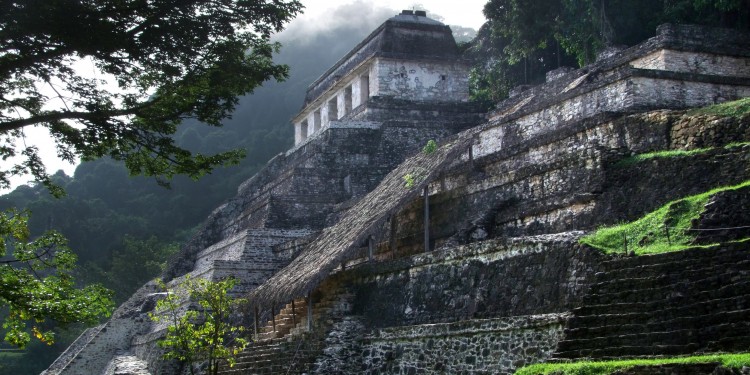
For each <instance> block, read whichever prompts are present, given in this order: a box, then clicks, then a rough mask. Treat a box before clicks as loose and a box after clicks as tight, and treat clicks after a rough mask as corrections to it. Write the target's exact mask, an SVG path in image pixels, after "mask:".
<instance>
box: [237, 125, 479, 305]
mask: <svg viewBox="0 0 750 375" xmlns="http://www.w3.org/2000/svg"><path fill="white" fill-rule="evenodd" d="M480 128H481V127H477V128H474V129H469V130H467V131H464V132H462V133H461V134H459V135H457V136H455V137H453V138H451V139H449V140H447V141H446V142H444V143H443V144H442V145H441V146H440V147H438V149H437V150H436V151H435V152H433V153H431V154H425V153H424V152H419V153H418V154H416V155H414V156H412V157H410V158H408V159H407V160H406V161H404V162H403V163H402V164H401V165H399V166H398V167H397V168H396V169H394V170H393V171H391V173H389V174H388V175H387V176H386V177H385V178H384V179H383V181H381V183H380V185H378V187H376V188H375V189H374V190H373V191H371V192H370V193H369V194H367V195H366V196H365V197H364V198H362V199H361V200H360V201H359V202H357V203H356V204H355V205H354V206H352V207H351V208H349V209H348V210H347V211H346V212H345V213H344V214H343V215H342V218H341V220H340V221H339V222H338V223H337V224H335V225H333V226H330V227H328V228H326V229H324V230H323V231H322V232H321V233H320V235H319V236H318V237H317V238H316V239H315V240H313V241H312V242H311V243H310V244H308V245H307V247H306V248H305V249H304V250H303V251H302V253H300V255H299V256H298V257H297V258H295V259H294V260H293V261H292V262H291V263H290V264H289V265H288V266H286V267H285V268H283V269H282V270H281V271H279V272H278V273H276V274H275V275H273V276H272V277H271V278H270V279H268V280H267V281H266V282H265V283H263V284H262V285H260V286H259V287H258V288H257V289H255V290H253V291H252V292H250V294H249V296H248V297H249V300H250V302H251V303H252V304H253V305H256V306H260V305H265V306H267V305H269V304H270V303H273V302H274V301H275V302H283V301H288V300H291V299H293V298H296V297H300V296H304V295H306V294H307V292H309V291H311V290H313V289H314V288H315V287H316V286H317V285H318V284H320V282H321V281H323V279H325V278H326V277H327V276H328V275H329V274H330V273H331V271H333V270H334V269H335V268H336V267H337V266H339V265H340V264H341V263H342V262H344V261H347V260H350V259H352V258H353V257H354V256H355V253H356V250H357V249H358V248H359V247H360V245H361V244H362V243H363V242H364V241H365V240H366V239H367V238H368V237H369V236H370V235H371V234H375V233H376V232H377V230H378V228H380V227H381V225H382V224H383V223H384V222H385V221H386V220H388V218H389V216H390V215H392V214H395V213H396V212H398V211H399V210H400V209H401V208H402V207H403V206H404V205H405V204H406V203H408V202H409V201H411V200H413V199H415V198H416V197H418V196H419V194H421V192H422V190H423V188H424V187H425V186H426V185H427V184H428V183H430V181H432V180H434V179H435V178H437V177H438V176H439V175H440V174H441V172H442V171H444V170H445V169H446V168H448V167H449V166H450V165H451V162H453V161H454V160H455V159H456V158H457V157H459V156H460V155H461V154H463V153H465V152H467V150H468V147H469V146H470V145H471V142H472V140H473V137H474V135H475V134H476V132H477V131H478V130H479V129H480ZM407 175H411V177H412V178H413V185H411V186H408V187H407V185H406V182H405V179H404V176H407Z"/></svg>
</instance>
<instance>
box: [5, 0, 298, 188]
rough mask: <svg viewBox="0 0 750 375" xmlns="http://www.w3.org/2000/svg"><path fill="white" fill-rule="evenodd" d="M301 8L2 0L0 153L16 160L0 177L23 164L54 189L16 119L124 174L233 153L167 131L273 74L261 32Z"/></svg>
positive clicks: (237, 1) (248, 3)
mask: <svg viewBox="0 0 750 375" xmlns="http://www.w3.org/2000/svg"><path fill="white" fill-rule="evenodd" d="M301 8H302V5H301V4H300V2H299V1H297V0H288V1H284V0H213V1H203V0H179V1H178V0H30V1H6V0H3V1H2V2H1V3H0V158H2V159H3V160H8V159H9V158H16V159H18V158H20V161H19V162H17V163H16V164H15V165H13V166H12V167H10V168H3V169H2V170H0V187H8V186H9V178H10V177H11V176H14V175H24V174H31V175H32V176H33V177H34V178H35V179H36V180H37V181H40V182H42V183H44V184H46V185H47V186H48V187H50V188H51V189H52V191H53V193H55V194H57V195H60V194H62V193H63V192H62V191H61V190H60V189H59V188H57V187H55V186H54V184H53V183H52V182H51V180H50V178H49V175H48V174H47V171H46V169H45V167H44V164H43V162H42V160H41V157H40V156H39V150H38V148H37V147H35V146H21V145H19V143H21V142H19V140H22V139H23V138H24V128H26V127H28V126H38V127H42V128H44V129H46V130H47V131H48V132H49V134H50V135H51V136H52V137H53V138H54V140H55V142H56V148H57V154H58V156H60V157H61V158H63V159H65V160H69V161H72V160H74V159H75V158H76V157H79V158H81V159H82V160H92V159H97V158H100V157H102V156H105V155H108V156H110V157H112V158H114V159H116V160H121V161H124V162H125V165H126V166H127V167H128V169H129V171H130V172H131V173H133V174H143V175H147V176H155V177H158V178H161V177H166V178H170V177H172V176H174V175H176V174H185V175H188V176H190V177H193V178H197V177H199V176H201V175H203V174H205V173H208V172H209V171H210V170H211V169H212V168H214V167H216V166H220V165H225V164H231V163H236V162H237V161H238V160H239V158H241V156H242V152H241V151H239V150H230V151H225V152H221V153H218V154H215V155H203V154H199V153H196V154H192V153H191V152H190V151H188V150H186V149H183V148H181V147H179V146H177V145H176V143H175V142H174V140H173V139H172V137H171V135H172V134H174V133H175V131H176V129H177V127H178V126H179V125H180V123H181V122H182V121H183V120H185V119H197V120H199V121H201V122H203V123H205V124H208V125H212V126H219V125H220V124H221V120H222V119H224V118H226V117H227V116H229V114H230V113H231V111H232V110H233V109H234V107H235V105H236V104H237V96H238V95H242V94H245V93H248V92H251V91H252V90H253V89H255V88H256V87H257V86H259V85H260V84H261V83H263V82H264V81H266V80H269V79H271V78H274V79H276V80H282V79H284V78H285V77H286V76H287V67H286V66H283V65H277V64H274V62H273V61H272V55H273V53H274V52H275V51H277V50H278V47H279V46H278V44H276V43H272V42H271V41H270V36H271V34H272V33H273V32H276V31H279V30H281V29H282V27H283V25H284V23H286V22H288V21H289V20H290V19H291V18H292V17H294V16H295V15H296V14H297V13H298V12H299V11H300V10H301ZM92 70H93V71H94V74H91V71H92ZM86 72H88V73H86ZM107 84H109V85H110V86H107Z"/></svg>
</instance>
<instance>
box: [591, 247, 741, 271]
mask: <svg viewBox="0 0 750 375" xmlns="http://www.w3.org/2000/svg"><path fill="white" fill-rule="evenodd" d="M745 250H746V249H745V248H744V245H741V244H737V245H732V244H728V245H724V246H722V247H721V248H719V249H700V248H696V249H687V250H683V251H677V252H671V253H663V254H655V255H645V256H638V257H627V258H616V259H612V260H607V261H603V262H602V263H601V266H602V269H604V270H605V272H628V270H630V269H632V268H638V267H657V268H658V267H663V268H664V269H666V270H669V269H670V266H674V265H679V264H684V263H695V264H699V263H704V264H709V263H712V262H716V263H727V262H730V263H731V261H732V260H738V259H747V258H748V256H749V255H748V254H747V252H746V251H745ZM672 269H673V268H672Z"/></svg>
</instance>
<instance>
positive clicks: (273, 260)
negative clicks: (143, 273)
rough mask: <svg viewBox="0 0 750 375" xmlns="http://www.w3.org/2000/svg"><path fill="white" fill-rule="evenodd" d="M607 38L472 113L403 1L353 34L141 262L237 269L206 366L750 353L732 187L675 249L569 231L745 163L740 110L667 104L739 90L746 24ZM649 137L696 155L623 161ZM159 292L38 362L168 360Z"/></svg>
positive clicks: (325, 367) (736, 193)
mask: <svg viewBox="0 0 750 375" xmlns="http://www.w3.org/2000/svg"><path fill="white" fill-rule="evenodd" d="M608 52H609V53H606V54H602V55H601V56H600V58H599V59H598V60H597V61H596V62H595V63H593V64H591V65H587V66H585V67H583V68H581V69H572V68H560V69H558V70H555V71H552V72H550V73H548V74H547V81H546V83H543V84H540V85H537V86H533V87H522V88H519V89H518V90H514V91H513V92H512V95H511V97H510V98H508V99H507V100H504V101H502V102H499V103H496V105H494V106H493V108H491V109H490V110H489V111H486V110H485V109H484V108H483V107H482V106H480V105H478V104H477V103H473V102H471V101H470V100H469V83H468V79H469V78H468V77H469V70H470V62H469V61H467V60H465V59H464V58H463V57H462V55H461V53H460V51H459V49H458V47H457V45H456V42H455V41H454V38H453V36H452V33H451V30H450V28H449V27H448V26H446V25H444V24H442V23H440V22H438V21H435V20H433V19H430V18H428V17H426V14H425V12H422V11H403V12H402V13H401V14H399V15H396V16H394V17H392V18H390V19H389V20H387V21H386V22H385V23H383V24H382V25H381V26H380V27H378V28H377V29H376V30H374V31H373V32H372V33H371V34H370V35H369V36H368V37H367V38H365V39H364V40H363V41H362V42H360V43H359V44H358V45H357V46H356V47H354V49H352V50H351V51H350V52H349V53H347V54H346V55H345V56H343V57H342V58H341V59H340V60H339V61H338V62H337V63H336V64H335V65H334V66H332V67H331V68H330V69H328V70H327V71H326V72H325V73H324V74H323V75H322V76H321V77H320V78H318V79H317V80H316V81H315V82H313V83H312V84H311V85H310V86H309V88H308V89H307V95H306V98H305V102H304V105H303V107H302V109H301V110H300V111H299V113H298V114H296V115H295V116H294V118H293V119H292V121H291V122H292V124H291V126H293V127H294V135H295V141H294V146H293V147H292V148H291V149H290V150H288V151H286V152H285V153H283V154H279V155H278V156H276V157H275V158H273V159H272V160H271V161H269V162H268V164H267V165H266V166H265V167H264V169H263V170H261V171H260V172H259V173H258V174H257V175H255V176H253V177H252V178H250V179H249V180H247V181H245V182H244V183H243V184H242V185H241V186H240V187H239V189H238V191H237V195H236V196H234V197H232V198H230V199H228V200H227V201H226V203H224V204H223V205H221V206H220V207H218V208H216V209H215V210H214V211H213V213H212V214H211V215H210V216H209V217H208V218H207V219H206V220H205V222H204V224H203V226H202V227H201V229H200V231H199V232H198V234H197V235H195V236H194V237H193V238H192V239H191V240H190V241H189V242H188V243H186V244H184V245H183V247H182V248H181V250H180V252H179V254H178V255H177V256H176V257H174V259H172V260H171V261H170V264H169V267H168V269H167V271H165V273H164V274H163V275H162V278H163V279H164V280H165V281H166V282H167V283H168V285H170V286H177V285H179V284H180V282H181V281H183V280H184V279H185V278H186V277H188V276H189V277H192V278H206V279H210V280H220V279H222V278H225V277H227V276H234V277H236V278H238V279H239V280H240V283H239V285H238V286H237V287H236V289H235V290H234V291H233V294H234V295H237V296H242V297H246V298H248V300H249V305H248V306H246V307H245V308H243V309H242V311H237V312H236V315H237V319H238V321H240V322H241V324H243V325H244V326H245V327H246V328H247V332H249V334H250V335H251V336H252V338H253V343H252V344H251V345H250V346H249V348H248V349H247V350H246V351H245V352H243V353H242V354H241V355H240V356H239V358H238V363H237V364H236V365H235V366H233V367H231V368H230V367H228V366H227V367H225V368H223V369H222V371H221V373H222V374H227V375H228V374H303V373H304V374H512V373H514V372H515V371H516V370H518V369H519V368H521V367H523V366H525V365H529V364H534V363H543V362H571V361H579V360H606V359H632V358H641V359H643V358H672V357H679V356H686V355H696V354H709V353H741V352H747V351H750V288H748V285H750V251H748V250H750V247H749V246H750V245H748V242H743V241H736V240H738V239H743V238H747V237H748V236H749V235H750V230H748V229H746V228H747V227H746V225H747V224H748V223H749V222H750V220H749V219H750V214H748V213H749V212H750V195H749V194H748V192H749V190H748V189H749V188H748V187H739V188H737V189H734V190H726V191H722V192H719V193H716V194H713V195H711V197H710V198H709V199H710V201H709V203H708V204H706V209H705V211H704V212H703V213H702V214H701V216H700V217H699V218H697V219H695V220H693V221H692V222H691V223H690V225H691V229H692V230H696V231H697V230H703V232H700V233H702V234H701V235H698V236H697V238H696V239H695V242H694V245H695V246H694V247H691V248H688V249H685V250H684V251H678V252H667V253H662V254H656V255H643V256H636V255H635V254H634V253H633V252H632V251H630V250H629V248H628V238H627V237H624V239H623V245H624V246H623V249H622V252H620V253H617V254H605V253H604V252H602V251H600V250H597V249H595V248H593V247H591V246H588V245H585V244H584V243H583V242H582V241H581V238H582V236H584V235H586V234H589V233H591V232H592V231H594V230H595V229H597V228H599V227H602V226H608V225H614V224H617V223H625V222H631V221H634V220H636V219H639V218H641V217H643V216H644V215H646V214H648V213H650V212H653V211H655V210H657V209H659V208H660V207H662V206H664V205H665V204H667V203H669V202H673V201H675V200H678V199H680V198H683V197H687V196H691V195H695V194H699V193H704V192H707V191H710V190H711V189H715V188H717V187H721V186H732V185H739V184H742V183H743V182H745V181H747V180H749V179H750V152H749V151H750V146H749V145H748V143H747V142H749V141H750V117H748V116H747V115H745V116H744V117H721V116H709V115H692V114H691V112H689V111H686V110H687V109H690V108H696V107H703V106H706V105H710V104H714V103H721V102H726V101H730V100H735V99H740V98H744V97H749V96H750V35H748V34H746V33H741V32H737V31H735V30H725V29H716V28H703V27H697V26H682V25H669V24H667V25H662V26H660V27H659V28H658V30H657V35H656V36H655V37H653V38H651V39H649V40H647V41H645V42H643V43H641V44H639V45H636V46H632V47H629V48H625V49H622V50H618V51H608ZM665 150H668V151H691V150H700V152H697V151H696V152H684V153H683V154H681V155H682V156H679V157H672V158H660V157H648V158H641V159H638V160H639V161H637V162H626V161H628V160H633V156H635V155H644V154H650V153H654V152H657V151H665ZM676 207H677V206H675V208H674V209H675V210H676V209H677V208H676ZM727 228H735V230H729V229H727ZM743 228H745V229H743ZM719 229H721V230H719ZM667 230H669V228H667ZM712 230H713V231H712ZM705 233H711V236H706V235H704V234H705ZM668 235H669V233H668ZM716 243H718V245H716ZM630 246H631V247H632V246H633V244H631V245H630ZM162 297H163V293H160V290H159V289H158V288H157V286H156V284H155V283H149V284H146V285H144V286H143V287H142V288H141V289H140V290H139V291H138V292H136V293H135V294H134V295H133V296H132V297H131V298H130V299H129V300H128V301H127V302H126V303H124V304H123V305H122V306H120V307H119V308H118V309H117V310H116V311H115V313H114V314H113V316H112V318H111V319H110V320H109V321H108V322H106V323H104V324H102V325H100V326H97V327H93V328H90V329H88V330H87V331H85V332H84V333H83V334H82V335H81V336H80V337H79V338H78V339H77V340H76V341H75V342H74V343H73V344H72V345H71V346H70V347H69V348H68V349H67V350H66V351H65V352H64V353H63V354H62V355H61V356H60V357H59V358H58V359H57V360H56V361H55V362H54V363H53V364H52V365H51V366H50V367H49V369H47V370H46V371H45V372H43V374H45V375H52V374H55V375H57V374H65V375H85V374H103V375H115V374H117V375H124V374H134V375H135V374H138V375H144V374H152V375H157V374H178V373H180V368H181V367H180V366H179V364H177V363H175V362H173V361H165V360H163V359H162V354H163V350H162V349H160V348H159V347H157V346H156V342H157V341H158V340H159V339H160V338H162V337H164V334H165V330H166V326H164V325H163V324H157V323H154V322H152V321H151V319H150V318H149V316H148V313H149V312H152V311H153V309H154V307H155V304H156V301H157V300H158V299H159V298H162ZM184 305H185V308H188V306H189V301H185V304H184ZM182 371H183V372H184V373H187V372H186V371H187V370H186V369H184V368H183V370H182ZM628 371H630V372H628ZM648 371H654V372H648ZM659 371H661V372H659ZM717 371H718V372H717ZM720 371H730V372H720ZM731 371H733V370H730V369H725V368H723V367H722V364H721V363H717V362H711V361H708V362H704V363H697V364H685V365H662V366H660V367H657V368H656V369H643V368H637V367H636V368H631V369H629V370H625V372H620V373H622V374H638V373H649V374H662V373H664V374H667V373H679V374H691V373H717V374H718V373H722V374H723V373H732V372H731ZM737 371H740V370H737ZM742 371H745V370H742ZM738 373H739V372H738ZM744 373H746V372H744Z"/></svg>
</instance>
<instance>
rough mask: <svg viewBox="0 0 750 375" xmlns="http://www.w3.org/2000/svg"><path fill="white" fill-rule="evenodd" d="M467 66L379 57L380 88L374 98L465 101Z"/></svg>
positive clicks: (376, 77)
mask: <svg viewBox="0 0 750 375" xmlns="http://www.w3.org/2000/svg"><path fill="white" fill-rule="evenodd" d="M468 70H469V69H468V67H467V66H466V64H464V63H449V62H412V61H403V60H393V59H382V58H378V59H376V60H375V63H374V65H373V69H372V73H373V74H372V76H373V77H372V79H373V80H375V81H376V83H377V86H375V87H373V89H372V91H371V95H374V96H389V97H394V98H396V99H412V100H425V101H444V102H465V101H468V100H469V71H468Z"/></svg>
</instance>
